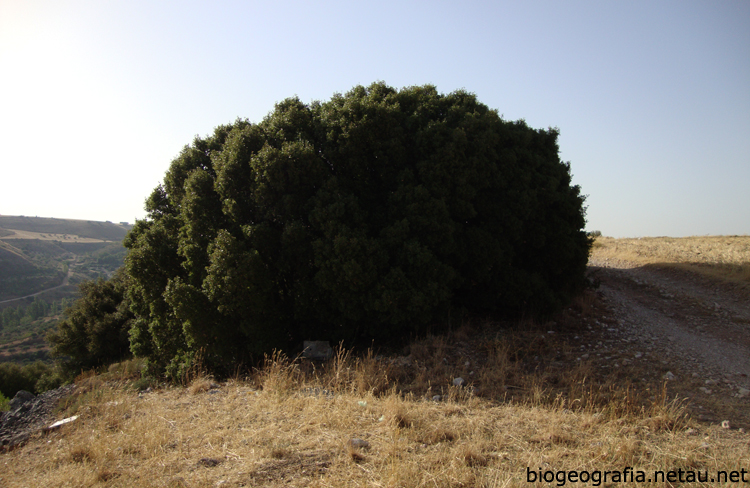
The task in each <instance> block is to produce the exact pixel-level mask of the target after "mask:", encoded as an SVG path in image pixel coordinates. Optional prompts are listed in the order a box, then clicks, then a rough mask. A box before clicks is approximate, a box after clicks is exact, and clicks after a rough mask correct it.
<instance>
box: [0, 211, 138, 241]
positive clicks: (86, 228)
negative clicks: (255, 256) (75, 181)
mask: <svg viewBox="0 0 750 488" xmlns="http://www.w3.org/2000/svg"><path fill="white" fill-rule="evenodd" d="M131 227H132V225H124V224H116V223H113V222H97V221H93V220H72V219H55V218H45V217H23V216H11V215H0V238H3V237H7V236H9V234H8V231H13V230H19V231H26V232H34V233H39V234H54V235H58V236H63V235H68V236H78V237H80V238H84V239H97V240H102V241H122V239H123V238H124V237H125V234H127V232H128V231H129V230H130V228H131Z"/></svg>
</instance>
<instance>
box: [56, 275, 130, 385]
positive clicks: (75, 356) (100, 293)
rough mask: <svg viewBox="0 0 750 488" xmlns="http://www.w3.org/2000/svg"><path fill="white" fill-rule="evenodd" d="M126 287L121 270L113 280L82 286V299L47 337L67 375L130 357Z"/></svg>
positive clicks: (88, 283)
mask: <svg viewBox="0 0 750 488" xmlns="http://www.w3.org/2000/svg"><path fill="white" fill-rule="evenodd" d="M126 287H127V275H126V274H125V273H124V272H123V271H122V270H118V272H116V273H115V275H114V276H113V277H112V278H111V279H110V280H107V281H104V280H102V279H98V280H96V281H87V282H84V283H82V284H81V286H80V293H81V297H80V298H79V299H78V300H76V301H75V303H74V304H73V306H72V307H70V308H69V309H67V310H66V311H65V315H66V317H65V319H64V320H61V321H60V322H58V324H57V329H56V330H54V331H52V332H50V334H49V335H48V336H47V340H48V341H49V342H50V344H51V346H52V355H53V356H56V357H58V358H61V359H62V362H61V366H62V370H63V372H64V373H66V374H67V375H69V376H71V375H72V376H74V375H76V374H78V373H80V372H81V371H83V370H89V369H92V368H97V367H100V366H104V365H107V364H110V363H113V362H116V361H120V360H122V359H124V358H127V357H129V356H130V347H129V338H128V330H129V329H130V324H131V321H132V318H133V314H132V312H131V311H130V309H129V305H130V304H129V302H128V301H127V299H125V289H126Z"/></svg>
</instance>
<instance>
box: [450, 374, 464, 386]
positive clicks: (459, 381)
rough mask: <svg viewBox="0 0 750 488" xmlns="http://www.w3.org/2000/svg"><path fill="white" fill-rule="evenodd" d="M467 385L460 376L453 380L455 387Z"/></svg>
mask: <svg viewBox="0 0 750 488" xmlns="http://www.w3.org/2000/svg"><path fill="white" fill-rule="evenodd" d="M465 384H466V381H464V379H463V378H461V377H460V376H459V377H458V378H454V379H453V386H464V385H465Z"/></svg>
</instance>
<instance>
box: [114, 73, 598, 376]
mask: <svg viewBox="0 0 750 488" xmlns="http://www.w3.org/2000/svg"><path fill="white" fill-rule="evenodd" d="M557 137H558V132H557V130H555V129H548V130H535V129H531V128H529V127H528V126H527V125H526V124H525V123H524V122H523V121H518V122H509V121H505V120H503V119H502V118H501V117H499V116H498V114H497V112H496V111H494V110H490V109H489V108H487V107H486V106H485V105H483V104H481V103H479V102H478V101H477V99H476V97H475V96H474V95H472V94H469V93H466V92H464V91H457V92H454V93H451V94H448V95H442V94H439V93H437V91H436V89H435V88H434V87H432V86H422V87H411V88H405V89H402V90H395V89H393V88H390V87H388V86H386V85H385V84H383V83H376V84H373V85H371V86H370V87H367V88H365V87H361V86H358V87H355V88H354V89H352V90H351V91H350V92H348V93H347V94H345V95H335V96H334V97H333V98H332V99H331V100H330V101H328V102H325V103H318V102H316V103H312V104H310V105H306V104H304V103H302V102H300V101H299V100H298V99H296V98H292V99H287V100H285V101H284V102H282V103H279V104H278V105H277V106H276V109H275V110H274V111H273V112H272V113H271V114H269V115H268V116H267V117H266V118H265V119H264V120H263V121H262V122H260V123H258V124H252V123H249V122H247V121H243V120H238V121H236V122H235V123H234V124H231V125H227V126H221V127H218V128H217V129H216V130H215V131H214V134H213V135H211V136H209V137H206V138H196V139H195V141H194V142H193V144H192V145H190V146H187V147H186V148H185V149H184V150H183V151H182V153H181V154H180V155H179V156H178V157H177V158H176V159H175V160H174V161H173V162H172V165H171V167H170V169H169V171H168V172H167V174H166V176H165V178H164V182H163V184H162V185H160V186H159V187H157V188H156V190H154V192H153V194H152V195H151V196H150V197H149V199H148V200H147V204H146V208H147V211H148V218H147V219H146V220H143V221H139V222H137V224H136V225H135V226H134V228H133V230H132V231H131V232H130V234H129V235H128V237H127V238H126V241H125V245H126V247H128V248H129V249H130V253H129V255H128V257H127V259H126V266H127V272H128V274H129V276H130V278H131V282H130V285H129V291H128V294H129V298H130V300H131V301H132V310H133V311H134V312H135V315H136V319H135V320H134V322H133V327H132V329H131V347H132V349H133V352H134V353H135V354H136V355H140V356H146V357H148V358H149V359H150V360H151V363H152V365H153V366H154V367H155V368H156V369H157V370H161V371H163V370H164V369H165V368H166V370H167V372H169V373H171V374H176V373H177V372H178V371H179V368H180V367H181V366H184V365H185V364H187V363H188V362H189V360H190V359H191V357H193V356H194V355H195V354H196V353H197V352H198V351H200V352H201V354H202V357H203V361H204V362H205V364H206V365H207V366H209V367H213V368H218V369H221V368H231V367H232V365H233V364H236V363H237V362H241V361H248V360H249V359H250V358H251V357H253V355H258V354H261V353H263V352H266V351H269V350H270V349H271V348H273V347H281V348H285V347H288V346H289V345H294V344H298V343H301V341H302V340H304V339H328V340H333V341H337V340H340V339H344V340H348V339H355V338H378V337H391V336H394V335H395V336H404V335H409V334H412V333H414V332H415V331H418V330H420V328H422V327H423V326H425V325H426V324H429V323H434V322H439V321H441V320H442V318H443V317H444V316H445V314H446V312H447V311H448V310H449V309H454V310H457V311H468V312H470V313H481V314H493V315H502V316H512V315H517V314H519V313H522V312H527V311H528V312H534V313H547V312H550V311H553V310H555V309H556V308H558V307H560V306H562V305H563V304H565V303H566V302H567V301H568V300H569V299H570V298H571V296H572V295H573V294H574V293H576V292H577V291H579V290H580V289H581V288H582V286H583V285H584V283H585V278H584V271H585V266H586V262H587V258H588V250H589V241H588V239H587V237H586V234H585V232H584V231H583V227H584V224H585V222H584V207H583V201H584V198H583V197H582V196H581V194H580V191H579V188H578V187H577V186H572V185H571V179H570V168H569V165H568V164H565V163H562V162H561V161H560V159H559V155H558V145H557Z"/></svg>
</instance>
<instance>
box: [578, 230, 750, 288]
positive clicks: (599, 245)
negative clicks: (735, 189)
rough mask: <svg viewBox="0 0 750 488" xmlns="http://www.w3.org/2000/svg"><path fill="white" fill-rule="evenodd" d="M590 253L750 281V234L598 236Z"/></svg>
mask: <svg viewBox="0 0 750 488" xmlns="http://www.w3.org/2000/svg"><path fill="white" fill-rule="evenodd" d="M591 256H592V258H593V259H597V260H607V259H609V260H619V261H629V262H632V263H635V264H637V265H662V266H664V265H666V266H671V267H675V268H680V269H686V270H688V271H692V272H697V273H699V274H703V275H706V276H708V277H710V278H719V279H722V280H725V281H730V282H733V283H741V284H744V285H747V284H749V283H750V236H704V237H681V238H674V237H643V238H637V239H614V238H612V237H599V238H597V239H596V241H595V242H594V248H593V250H592V253H591Z"/></svg>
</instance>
